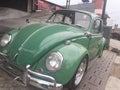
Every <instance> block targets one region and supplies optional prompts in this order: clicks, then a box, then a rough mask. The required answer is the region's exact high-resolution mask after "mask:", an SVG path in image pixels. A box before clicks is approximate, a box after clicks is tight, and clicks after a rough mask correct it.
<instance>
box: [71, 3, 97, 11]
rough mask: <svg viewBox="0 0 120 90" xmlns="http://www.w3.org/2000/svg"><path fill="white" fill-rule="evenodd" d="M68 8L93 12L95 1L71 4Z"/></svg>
mask: <svg viewBox="0 0 120 90" xmlns="http://www.w3.org/2000/svg"><path fill="white" fill-rule="evenodd" d="M70 9H78V10H85V11H89V12H92V13H94V11H95V3H82V4H77V5H71V6H70Z"/></svg>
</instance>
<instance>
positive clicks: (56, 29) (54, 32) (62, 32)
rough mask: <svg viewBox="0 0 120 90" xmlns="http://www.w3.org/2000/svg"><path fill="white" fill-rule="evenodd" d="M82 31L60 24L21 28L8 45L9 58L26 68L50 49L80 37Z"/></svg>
mask: <svg viewBox="0 0 120 90" xmlns="http://www.w3.org/2000/svg"><path fill="white" fill-rule="evenodd" d="M83 34H84V32H83V30H80V28H79V33H78V28H75V27H71V26H68V25H61V24H49V23H48V24H44V25H40V24H34V25H30V26H27V27H26V28H23V29H22V30H21V31H20V32H19V33H18V34H17V35H16V37H15V38H14V40H13V41H12V43H11V45H10V50H9V58H10V60H12V61H15V62H17V63H18V64H21V65H22V66H26V65H28V64H30V65H32V64H34V63H36V61H38V60H40V58H41V57H43V56H44V55H46V54H47V53H48V52H49V51H50V50H51V49H53V48H54V47H56V46H57V45H60V44H61V43H64V42H65V41H66V40H69V39H72V38H75V37H80V36H82V35H83Z"/></svg>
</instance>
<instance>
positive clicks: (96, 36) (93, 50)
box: [88, 19, 103, 59]
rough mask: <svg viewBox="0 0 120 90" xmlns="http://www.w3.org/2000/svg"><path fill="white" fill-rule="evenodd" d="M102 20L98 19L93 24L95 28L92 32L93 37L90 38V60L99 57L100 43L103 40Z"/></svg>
mask: <svg viewBox="0 0 120 90" xmlns="http://www.w3.org/2000/svg"><path fill="white" fill-rule="evenodd" d="M102 26H103V25H102V20H101V19H96V20H95V21H94V23H93V27H92V29H91V31H90V33H91V36H90V37H89V39H90V42H89V48H88V52H89V56H90V59H93V58H95V57H96V56H97V54H98V51H99V46H100V41H101V39H102Z"/></svg>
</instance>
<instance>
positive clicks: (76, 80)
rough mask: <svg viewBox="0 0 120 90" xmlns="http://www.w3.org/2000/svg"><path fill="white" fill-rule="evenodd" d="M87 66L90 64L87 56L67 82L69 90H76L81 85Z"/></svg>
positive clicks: (66, 86)
mask: <svg viewBox="0 0 120 90" xmlns="http://www.w3.org/2000/svg"><path fill="white" fill-rule="evenodd" d="M87 66H88V58H87V57H85V58H84V59H82V61H81V62H80V64H79V66H78V68H77V70H76V73H75V74H74V76H73V78H72V79H71V80H70V81H69V82H68V83H67V85H65V88H67V90H75V89H76V88H77V87H78V86H79V84H80V82H81V80H82V78H83V76H84V74H85V72H86V70H87Z"/></svg>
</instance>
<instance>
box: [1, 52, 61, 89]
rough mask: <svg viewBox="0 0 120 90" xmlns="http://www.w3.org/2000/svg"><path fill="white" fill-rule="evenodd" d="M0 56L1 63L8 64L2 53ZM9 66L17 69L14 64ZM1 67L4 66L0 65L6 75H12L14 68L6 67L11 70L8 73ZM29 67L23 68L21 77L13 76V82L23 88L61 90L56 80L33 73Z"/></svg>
mask: <svg viewBox="0 0 120 90" xmlns="http://www.w3.org/2000/svg"><path fill="white" fill-rule="evenodd" d="M0 56H2V62H3V61H5V62H7V63H9V60H8V59H7V58H6V55H4V54H3V53H1V52H0ZM0 59H1V58H0ZM3 59H4V60H3ZM10 64H11V62H10ZM11 65H14V66H16V67H17V65H15V63H13V64H11ZM3 66H4V65H0V67H1V68H2V69H3V70H5V71H6V72H7V73H10V74H11V73H12V72H11V71H12V69H14V68H12V67H10V66H8V67H10V69H11V70H10V71H9V70H8V68H7V69H6V68H4V67H3ZM5 67H6V66H5ZM18 67H19V65H18ZM29 67H30V65H27V66H26V68H24V69H25V70H24V73H23V74H22V75H21V76H15V75H14V77H15V80H18V81H19V80H20V81H22V82H23V84H24V85H25V86H27V85H29V84H30V85H33V86H35V87H37V88H40V89H43V90H61V89H62V88H63V86H62V84H58V83H56V80H55V79H54V78H53V77H51V76H48V75H44V74H40V73H37V72H34V71H32V70H30V69H29ZM20 68H21V67H20ZM22 69H23V68H22Z"/></svg>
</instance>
